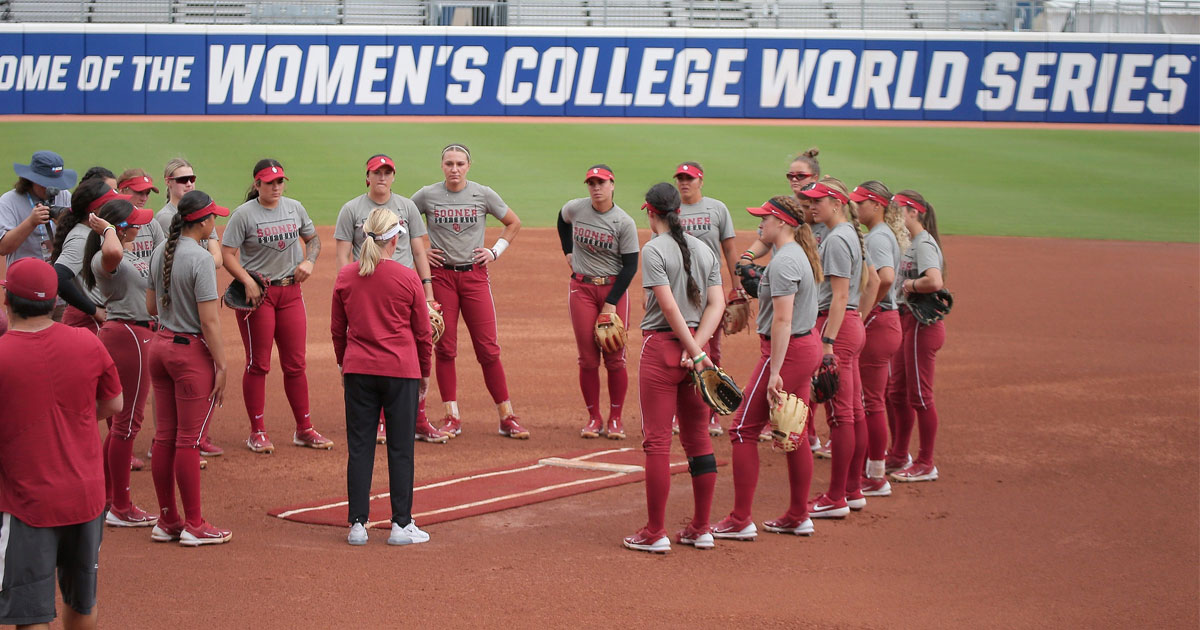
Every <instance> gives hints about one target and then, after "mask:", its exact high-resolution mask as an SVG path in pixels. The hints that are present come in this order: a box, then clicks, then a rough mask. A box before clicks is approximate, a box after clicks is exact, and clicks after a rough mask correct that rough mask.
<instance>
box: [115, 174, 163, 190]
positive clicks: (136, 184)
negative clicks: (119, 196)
mask: <svg viewBox="0 0 1200 630" xmlns="http://www.w3.org/2000/svg"><path fill="white" fill-rule="evenodd" d="M122 188H128V189H130V190H136V191H138V192H146V191H147V190H153V191H154V192H158V189H157V188H155V187H154V180H153V179H151V177H150V176H149V175H138V176H136V177H130V178H129V179H127V180H125V181H123V182H121V183H119V184H117V190H120V189H122Z"/></svg>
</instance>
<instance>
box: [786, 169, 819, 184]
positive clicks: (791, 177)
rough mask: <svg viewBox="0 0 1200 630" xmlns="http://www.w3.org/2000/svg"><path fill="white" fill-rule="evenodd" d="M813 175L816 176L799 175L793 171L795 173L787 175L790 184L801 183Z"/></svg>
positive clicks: (809, 174)
mask: <svg viewBox="0 0 1200 630" xmlns="http://www.w3.org/2000/svg"><path fill="white" fill-rule="evenodd" d="M813 175H815V173H797V172H794V171H793V172H791V173H788V174H787V178H788V181H789V182H796V181H800V180H802V179H808V178H809V177H812V176H813Z"/></svg>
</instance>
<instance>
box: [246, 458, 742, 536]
mask: <svg viewBox="0 0 1200 630" xmlns="http://www.w3.org/2000/svg"><path fill="white" fill-rule="evenodd" d="M643 461H644V457H643V455H642V451H641V449H635V448H617V449H608V450H602V451H582V452H577V453H570V454H567V455H557V456H552V457H543V458H541V459H539V460H537V461H533V462H528V463H524V464H516V465H512V466H506V467H504V468H494V469H491V470H481V471H478V472H472V473H467V474H465V475H460V476H457V477H448V478H445V479H438V480H435V481H430V482H424V483H420V484H419V485H417V486H416V487H415V488H413V520H415V521H417V522H418V523H420V524H421V525H422V526H424V525H432V524H434V523H441V522H444V521H453V520H456V519H460V518H467V517H469V516H478V515H480V514H486V513H488V512H498V511H500V510H507V509H510V508H515V507H521V506H523V505H530V504H533V503H541V502H542V501H550V500H551V499H560V498H562V497H568V496H571V495H575V494H582V493H584V492H592V491H593V490H600V489H602V488H611V487H613V486H619V485H622V484H627V483H637V482H639V481H642V480H643V479H645V477H646V474H645V470H644V469H643V468H642V463H643ZM717 464H718V465H724V462H722V461H719V460H718V462H717ZM685 471H687V459H686V458H684V457H682V456H681V455H675V454H672V461H671V474H677V473H681V472H685ZM384 477H385V479H386V475H385V476H384ZM389 497H390V495H389V493H387V492H379V493H372V494H371V515H370V519H371V521H370V522H369V523H368V525H369V526H371V527H390V520H391V504H390V502H389ZM346 507H347V502H346V498H345V497H336V498H330V499H324V500H320V501H312V502H310V503H304V504H300V505H292V506H288V507H281V508H276V509H273V510H270V511H269V512H268V514H270V515H271V516H277V517H279V518H282V519H287V520H289V521H296V522H300V523H311V524H315V525H335V526H338V527H345V526H346V521H347V519H346Z"/></svg>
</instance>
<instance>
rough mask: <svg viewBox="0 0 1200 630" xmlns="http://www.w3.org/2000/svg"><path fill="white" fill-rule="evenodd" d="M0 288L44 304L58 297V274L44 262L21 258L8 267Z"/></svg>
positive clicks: (0, 282) (36, 259)
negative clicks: (6, 275)
mask: <svg viewBox="0 0 1200 630" xmlns="http://www.w3.org/2000/svg"><path fill="white" fill-rule="evenodd" d="M0 286H2V287H4V288H5V290H7V291H8V292H9V293H12V294H13V295H15V296H17V297H23V298H25V299H26V300H36V301H39V302H44V301H46V300H53V299H54V298H55V297H56V296H57V295H58V274H57V273H55V272H54V267H51V266H50V263H47V262H46V261H44V260H41V259H38V258H22V259H21V260H18V261H17V262H14V263H13V264H11V265H9V266H8V277H7V278H6V279H5V280H3V281H0Z"/></svg>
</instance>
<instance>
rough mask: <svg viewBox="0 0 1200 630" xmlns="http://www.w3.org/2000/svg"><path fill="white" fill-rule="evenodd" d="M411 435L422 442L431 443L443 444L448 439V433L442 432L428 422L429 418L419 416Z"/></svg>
mask: <svg viewBox="0 0 1200 630" xmlns="http://www.w3.org/2000/svg"><path fill="white" fill-rule="evenodd" d="M413 437H414V438H416V439H418V440H421V441H422V442H432V443H433V444H445V443H446V442H449V441H450V435H449V434H448V433H443V432H442V431H441V430H440V429H437V428H435V427H434V426H433V425H432V424H429V418H424V417H423V418H419V419H418V420H417V428H416V431H415V432H414V433H413Z"/></svg>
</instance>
